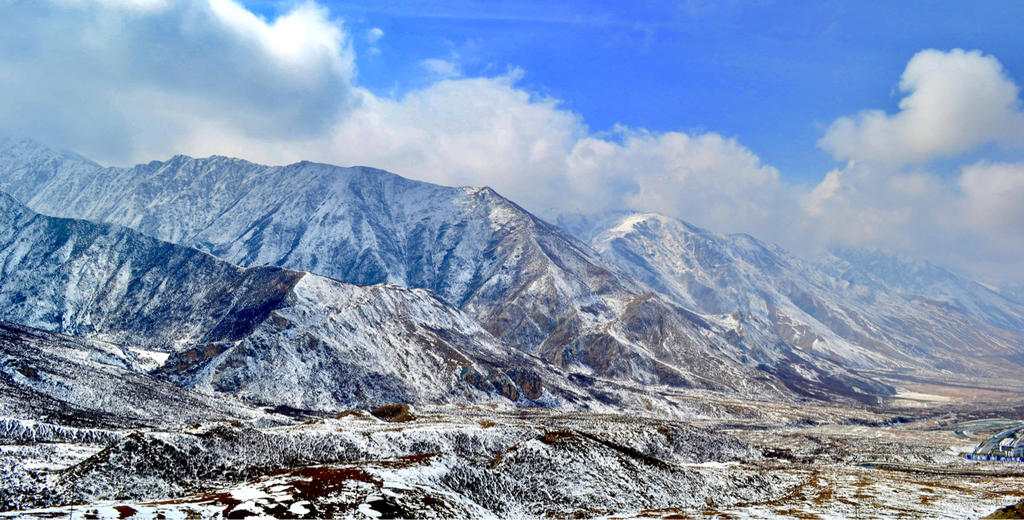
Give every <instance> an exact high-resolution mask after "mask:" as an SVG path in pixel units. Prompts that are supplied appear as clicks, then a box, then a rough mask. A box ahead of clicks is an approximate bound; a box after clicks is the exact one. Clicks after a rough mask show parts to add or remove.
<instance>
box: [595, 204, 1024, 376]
mask: <svg viewBox="0 0 1024 520" xmlns="http://www.w3.org/2000/svg"><path fill="white" fill-rule="evenodd" d="M592 244H593V245H594V247H595V248H596V249H597V250H598V251H600V252H601V253H602V254H603V255H604V256H605V257H606V258H607V259H609V260H610V261H612V262H614V263H615V264H616V265H617V266H619V267H620V268H622V269H623V270H626V271H628V272H629V273H631V274H632V275H634V276H635V277H637V278H638V279H640V280H642V281H643V282H644V283H645V284H646V285H647V286H649V287H651V288H652V289H654V290H656V291H658V292H659V293H661V294H663V295H664V296H666V297H668V298H670V299H672V300H673V301H676V302H678V303H679V304H681V305H684V306H686V307H689V308H693V309H696V310H698V311H700V312H704V313H711V314H729V315H731V316H732V317H733V319H734V322H733V323H734V330H735V332H736V334H737V335H739V336H743V337H745V338H747V339H748V343H749V344H760V345H766V344H779V343H781V344H785V345H789V346H791V347H792V348H793V349H795V350H797V351H800V352H805V353H811V354H814V355H815V356H818V357H821V358H825V359H829V360H832V361H834V362H836V363H838V364H840V365H842V366H847V367H860V368H865V369H866V368H876V369H904V368H914V369H927V370H935V369H938V370H952V371H956V372H958V373H962V374H992V373H1002V374H1012V373H1016V371H1018V370H1020V369H1021V367H1022V364H1024V337H1022V336H1021V335H1020V334H1019V333H1018V332H1017V331H1018V330H1019V329H1018V323H1019V320H1020V318H1021V316H1024V307H1021V306H1019V305H1017V304H1015V303H1014V302H1011V301H1009V300H1007V299H1005V298H1002V297H1000V296H999V295H998V294H995V293H993V292H992V291H989V290H987V289H985V288H984V287H982V286H980V285H978V284H975V283H972V282H967V281H964V280H962V279H960V278H958V277H956V276H955V275H953V274H952V273H951V272H949V271H946V270H943V269H940V268H937V267H935V266H931V265H929V264H917V265H915V264H908V263H906V262H901V261H897V260H896V259H894V258H891V257H883V256H881V255H880V254H878V253H873V254H857V253H854V252H851V251H841V252H838V253H837V254H833V255H828V256H827V257H826V258H824V259H820V260H819V261H818V262H810V261H805V260H802V259H800V258H798V257H796V256H794V255H791V254H789V253H787V252H786V251H784V250H783V249H781V248H779V247H777V246H773V245H770V244H765V243H762V242H760V241H758V240H756V239H754V238H753V237H750V236H748V235H723V234H718V233H712V232H709V231H707V230H703V229H700V228H697V227H695V226H692V225H689V224H687V223H685V222H682V221H679V220H675V219H672V218H668V217H664V216H661V215H656V214H633V215H628V216H624V217H620V218H618V219H615V220H613V221H612V222H610V223H606V224H605V228H604V229H603V231H599V232H597V233H596V234H595V235H594V236H593V237H592ZM838 254H842V255H843V257H840V256H837V255H838ZM997 325H998V326H1005V327H1006V329H1004V328H999V327H998V326H997ZM1007 329H1009V330H1007Z"/></svg>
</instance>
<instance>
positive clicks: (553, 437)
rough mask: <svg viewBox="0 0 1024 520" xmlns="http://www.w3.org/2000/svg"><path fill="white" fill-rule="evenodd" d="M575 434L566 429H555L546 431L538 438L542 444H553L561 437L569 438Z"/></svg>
mask: <svg viewBox="0 0 1024 520" xmlns="http://www.w3.org/2000/svg"><path fill="white" fill-rule="evenodd" d="M576 436H577V435H576V434H575V433H573V432H571V431H568V430H555V431H550V432H546V433H545V434H544V436H543V437H541V438H540V442H543V443H544V444H554V443H556V442H558V441H560V440H562V439H570V438H573V437H576Z"/></svg>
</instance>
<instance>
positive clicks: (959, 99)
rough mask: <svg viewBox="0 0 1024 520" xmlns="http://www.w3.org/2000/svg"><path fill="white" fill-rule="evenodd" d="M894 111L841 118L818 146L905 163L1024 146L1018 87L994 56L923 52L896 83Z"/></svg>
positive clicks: (850, 155)
mask: <svg viewBox="0 0 1024 520" xmlns="http://www.w3.org/2000/svg"><path fill="white" fill-rule="evenodd" d="M899 88H900V91H901V92H905V93H907V95H906V97H904V98H903V99H902V100H901V101H900V103H899V108H900V110H899V112H897V113H896V114H892V115H888V114H886V113H885V112H883V111H881V110H867V111H864V112H861V113H860V114H857V115H856V116H852V117H841V118H839V119H837V120H836V121H835V122H833V123H832V125H831V126H830V127H829V128H828V130H827V131H826V133H825V136H824V137H822V138H821V140H820V141H819V142H818V144H819V146H821V147H822V148H824V149H825V150H828V151H830V152H831V153H832V154H833V155H834V156H835V157H836V158H837V159H856V160H870V161H880V162H886V163H892V164H906V163H910V162H916V161H924V160H928V159H931V158H934V157H942V156H955V155H957V154H959V153H962V152H965V151H967V150H970V149H972V148H974V147H976V146H978V145H980V144H983V143H988V142H1000V143H1004V144H1011V145H1024V113H1022V112H1021V110H1020V108H1021V106H1020V105H1021V103H1020V100H1019V99H1018V97H1017V94H1018V92H1019V91H1020V88H1019V87H1018V86H1017V85H1016V84H1015V83H1014V82H1013V81H1012V80H1011V79H1010V78H1009V77H1008V76H1007V75H1006V72H1005V71H1004V70H1003V67H1002V65H1001V64H1000V63H999V61H998V60H997V59H996V58H994V57H993V56H988V55H984V54H982V53H981V52H979V51H969V52H968V51H963V50H960V49H953V50H951V51H949V52H942V51H938V50H931V49H930V50H924V51H921V52H919V53H917V54H916V55H914V57H913V58H911V60H910V62H909V63H907V67H906V69H905V70H904V71H903V76H902V78H901V79H900V84H899Z"/></svg>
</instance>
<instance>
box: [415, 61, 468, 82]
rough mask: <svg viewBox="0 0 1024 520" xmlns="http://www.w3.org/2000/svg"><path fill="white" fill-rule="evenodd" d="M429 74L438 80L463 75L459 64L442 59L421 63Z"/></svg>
mask: <svg viewBox="0 0 1024 520" xmlns="http://www.w3.org/2000/svg"><path fill="white" fill-rule="evenodd" d="M420 66H422V67H423V69H424V70H426V71H427V72H428V73H429V74H431V75H432V76H435V77H438V78H457V77H459V76H461V75H462V68H461V67H460V66H459V64H458V63H456V62H454V61H451V60H442V59H440V58H428V59H425V60H423V61H421V62H420Z"/></svg>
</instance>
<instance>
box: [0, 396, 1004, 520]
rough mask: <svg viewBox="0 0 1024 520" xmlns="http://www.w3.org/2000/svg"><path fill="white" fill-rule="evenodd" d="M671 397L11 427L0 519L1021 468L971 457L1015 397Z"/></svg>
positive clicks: (342, 505)
mask: <svg viewBox="0 0 1024 520" xmlns="http://www.w3.org/2000/svg"><path fill="white" fill-rule="evenodd" d="M680 399H682V400H684V401H689V403H688V404H689V405H691V408H692V409H693V410H694V416H693V417H692V418H690V419H685V420H670V419H667V418H657V417H641V416H624V415H614V414H590V413H579V412H559V411H551V410H539V409H506V408H492V407H488V406H433V407H416V408H413V409H411V410H409V413H401V412H402V410H399V411H398V412H399V413H398V414H397V415H396V414H394V413H392V414H390V415H389V416H383V415H382V417H384V418H385V419H387V418H391V419H395V418H397V419H398V421H395V422H389V421H388V420H382V419H380V418H378V417H376V416H374V415H371V414H370V413H368V412H365V411H352V412H349V413H345V414H341V415H339V416H331V417H324V416H300V417H297V418H293V419H287V420H286V419H285V418H283V417H277V416H273V415H272V414H268V415H267V416H266V417H264V418H262V419H259V420H256V421H254V422H253V423H251V424H247V423H243V422H237V421H236V422H218V423H208V424H197V425H193V426H191V427H189V428H186V429H183V430H182V431H155V430H153V431H147V430H134V431H130V432H128V431H124V432H117V431H111V432H109V434H108V435H106V436H104V435H100V434H98V433H96V432H95V431H93V433H92V434H91V435H85V434H75V433H74V431H73V430H74V429H65V430H63V431H62V432H54V431H50V430H46V429H44V428H41V427H40V425H39V424H37V423H33V424H22V429H21V430H17V429H16V428H13V427H11V425H10V424H9V425H8V426H7V427H6V433H5V436H6V437H5V440H4V441H3V442H4V443H5V444H4V445H3V446H0V472H2V473H3V477H4V483H5V490H4V491H3V496H2V497H0V498H3V500H4V502H5V504H6V507H5V509H6V510H7V511H6V512H4V513H0V517H12V518H13V517H26V518H54V517H61V518H159V517H164V518H198V517H203V518H206V517H222V518H244V517H249V516H257V517H258V516H271V517H278V518H281V517H284V518H303V517H316V518H320V517H342V518H401V517H464V518H465V517H474V518H475V517H499V518H500V517H563V518H573V517H575V518H582V517H588V518H589V517H607V518H836V519H840V518H951V519H952V518H957V519H959V518H981V517H984V516H986V515H989V514H991V513H994V512H995V511H996V510H998V509H1000V508H1003V507H1006V506H1009V505H1012V504H1015V503H1017V502H1019V501H1021V500H1022V498H1024V464H1013V463H994V462H975V461H968V460H966V458H965V457H964V455H965V454H967V453H969V452H971V451H972V450H973V449H974V448H975V447H976V446H977V445H978V443H979V442H981V441H982V440H984V439H985V438H986V436H987V435H988V434H989V433H991V432H990V431H988V430H985V429H980V430H979V429H977V428H978V426H977V425H979V424H986V423H987V422H988V421H987V420H991V424H992V428H996V427H998V425H1000V424H1002V423H1001V422H1000V421H998V420H996V419H1020V418H1022V417H1024V404H1022V403H1021V402H1019V401H1012V400H1003V401H988V402H984V403H979V402H962V401H957V400H949V401H941V402H939V401H931V402H927V403H925V404H921V403H918V405H915V406H905V405H906V404H907V403H902V400H903V399H898V400H895V401H894V403H893V404H892V405H891V406H890V407H884V408H876V409H871V410H865V409H860V408H845V407H841V406H824V405H820V404H792V403H790V404H780V403H767V402H753V401H743V400H735V399H727V398H723V397H716V396H709V395H691V396H680ZM897 405H898V406H897ZM979 420H986V421H979ZM23 423H24V421H23ZM972 425H973V426H972ZM33 428H34V430H33ZM16 430H17V432H16ZM28 431H35V432H38V433H37V434H31V435H30V434H28V433H26V432H28ZM33 435H35V437H33ZM76 438H77V439H78V440H76ZM111 438H117V439H119V440H115V441H113V442H110V439H111ZM67 504H75V505H73V506H71V505H67Z"/></svg>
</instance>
